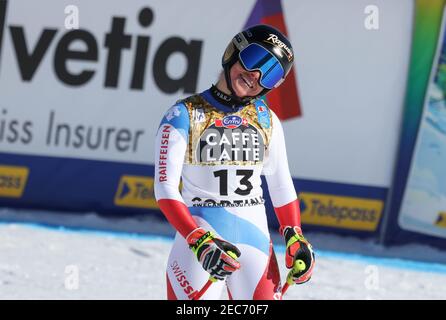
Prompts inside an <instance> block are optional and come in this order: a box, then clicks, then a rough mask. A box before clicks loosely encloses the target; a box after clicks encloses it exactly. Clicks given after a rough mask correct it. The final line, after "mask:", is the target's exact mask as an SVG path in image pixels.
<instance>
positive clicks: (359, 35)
mask: <svg viewBox="0 0 446 320" xmlns="http://www.w3.org/2000/svg"><path fill="white" fill-rule="evenodd" d="M369 5H370V3H369V1H367V0H349V1H343V2H341V4H340V3H339V2H335V1H322V0H319V1H315V0H301V1H276V0H249V1H242V2H240V1H237V0H228V1H225V2H218V3H217V2H209V1H205V0H196V1H193V2H184V1H175V2H174V4H173V2H166V1H162V0H156V1H150V2H147V1H140V0H137V1H132V2H131V3H128V2H125V1H113V2H106V1H105V2H102V1H94V2H92V1H86V0H75V1H55V0H42V1H38V2H30V1H26V0H14V1H5V0H1V1H0V205H1V206H6V207H26V208H38V209H45V210H46V209H56V210H61V211H65V210H70V211H76V212H79V211H81V212H85V211H89V212H99V213H103V214H107V215H129V214H147V213H155V214H158V215H160V214H161V213H160V211H159V210H158V207H157V204H156V201H155V199H154V195H153V176H154V174H153V170H154V165H153V164H154V137H155V133H156V131H157V129H158V126H159V123H160V120H161V118H162V115H163V114H164V113H165V112H166V111H167V109H168V108H169V107H170V106H172V105H173V104H175V102H176V101H177V100H179V99H181V98H184V97H187V96H189V95H191V94H194V93H196V92H201V91H204V90H206V89H208V88H209V87H210V86H211V84H213V83H215V82H216V80H217V79H218V76H219V74H220V72H221V58H222V54H223V52H224V50H225V48H226V46H227V44H228V43H229V41H230V40H231V38H232V37H233V36H234V35H235V34H236V33H238V32H239V31H240V30H242V29H243V28H244V27H246V26H248V25H252V24H258V23H267V24H271V25H273V26H275V27H276V28H278V29H280V30H282V31H283V32H285V33H286V34H287V35H288V37H289V38H290V40H291V43H292V44H293V49H294V53H295V65H294V68H293V69H292V72H291V74H290V77H289V78H288V79H287V81H286V82H285V83H284V84H283V85H282V87H280V88H279V89H278V90H276V91H273V92H272V94H271V95H268V96H267V100H268V103H269V104H270V107H271V109H273V110H274V111H275V112H276V113H277V114H278V116H279V117H280V118H281V119H282V120H283V128H284V132H285V139H286V143H287V150H286V151H287V156H288V160H289V167H290V171H291V174H292V176H293V180H294V183H295V187H296V191H297V192H298V195H299V197H300V198H301V200H302V201H301V202H302V221H303V223H304V224H305V225H306V226H307V228H309V229H321V230H332V231H337V232H345V233H347V234H352V233H358V234H364V235H370V236H372V235H376V234H377V232H378V230H379V227H380V225H381V220H382V217H383V212H384V209H385V200H386V197H387V190H388V188H389V186H390V185H391V180H392V171H393V163H394V161H395V160H394V158H395V149H396V148H397V144H398V133H399V129H398V123H399V122H400V117H401V108H402V105H403V98H404V90H405V81H406V76H407V65H408V62H409V54H408V53H409V51H410V40H411V26H412V20H413V16H412V14H413V3H412V2H411V1H392V2H390V1H385V0H379V1H376V7H377V8H378V9H379V12H380V13H383V12H385V13H386V17H388V19H381V20H379V21H380V24H379V28H378V29H370V28H367V27H366V23H365V22H366V21H368V20H370V15H371V13H370V12H369V11H368V9H367V8H368V7H369ZM172 6H174V7H175V10H172ZM374 14H375V15H376V14H378V13H377V12H375V13H374ZM222 17H224V19H223V18H222ZM76 22H77V23H76ZM395 39H398V41H395ZM264 187H265V188H264V190H265V197H266V198H268V192H267V188H266V184H264ZM268 208H269V210H268V214H269V217H270V222H271V226H273V227H274V226H275V225H276V224H277V220H276V219H275V218H274V212H273V210H272V208H271V204H269V207H268Z"/></svg>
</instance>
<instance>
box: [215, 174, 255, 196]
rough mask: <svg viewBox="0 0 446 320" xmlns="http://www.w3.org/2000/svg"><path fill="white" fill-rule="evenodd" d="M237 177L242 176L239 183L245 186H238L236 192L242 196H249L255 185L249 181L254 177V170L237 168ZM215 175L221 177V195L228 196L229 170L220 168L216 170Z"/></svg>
mask: <svg viewBox="0 0 446 320" xmlns="http://www.w3.org/2000/svg"><path fill="white" fill-rule="evenodd" d="M235 174H236V175H237V177H239V176H241V177H242V178H241V179H240V181H239V184H240V186H241V187H244V188H240V187H239V188H237V189H235V190H234V192H235V193H237V194H238V195H241V196H247V195H248V194H249V193H250V192H251V190H252V188H253V186H252V183H251V182H250V181H249V178H251V177H252V174H253V170H237V171H236V172H235ZM214 177H216V178H220V195H221V196H227V195H228V170H218V171H215V172H214Z"/></svg>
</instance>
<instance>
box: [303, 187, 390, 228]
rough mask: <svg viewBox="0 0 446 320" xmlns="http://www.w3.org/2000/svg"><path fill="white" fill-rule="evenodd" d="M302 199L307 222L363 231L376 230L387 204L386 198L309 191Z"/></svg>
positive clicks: (304, 219)
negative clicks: (355, 196) (334, 194)
mask: <svg viewBox="0 0 446 320" xmlns="http://www.w3.org/2000/svg"><path fill="white" fill-rule="evenodd" d="M299 199H300V201H301V203H302V222H303V223H307V224H313V225H319V226H327V227H337V228H343V229H351V230H360V231H375V230H376V228H377V227H378V224H379V221H380V218H381V215H382V210H383V206H384V203H383V201H382V200H375V199H367V198H354V197H342V196H333V195H327V194H318V193H309V192H308V193H307V192H303V193H301V194H300V196H299Z"/></svg>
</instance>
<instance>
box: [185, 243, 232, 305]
mask: <svg viewBox="0 0 446 320" xmlns="http://www.w3.org/2000/svg"><path fill="white" fill-rule="evenodd" d="M227 253H228V255H229V256H230V257H231V258H233V259H237V255H236V254H235V253H234V252H232V251H228V252H227ZM217 281H218V279H215V278H214V277H213V276H210V277H209V279H208V281H207V282H206V284H205V285H204V286H203V288H201V289H200V291H198V292H197V293H196V294H195V295H194V296H193V297H192V300H200V298H201V297H202V296H203V295H204V294H205V293H206V291H208V289H209V287H210V286H211V284H213V283H214V282H217Z"/></svg>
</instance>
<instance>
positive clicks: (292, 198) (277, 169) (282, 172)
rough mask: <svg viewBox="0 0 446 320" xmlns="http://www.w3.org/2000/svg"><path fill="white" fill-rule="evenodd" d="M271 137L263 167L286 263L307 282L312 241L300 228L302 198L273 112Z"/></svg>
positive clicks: (296, 279) (300, 280)
mask: <svg viewBox="0 0 446 320" xmlns="http://www.w3.org/2000/svg"><path fill="white" fill-rule="evenodd" d="M271 113H272V128H273V129H272V130H273V132H272V137H271V142H270V144H269V148H268V150H267V153H266V161H265V165H264V169H263V173H264V175H265V178H266V181H267V183H268V191H269V194H270V196H271V201H272V203H273V206H274V211H275V213H276V216H277V219H278V220H279V224H280V229H279V232H280V233H281V235H282V236H283V237H284V239H285V244H286V254H285V264H286V266H287V268H288V269H292V270H295V271H297V269H300V271H299V272H295V274H293V275H292V280H293V282H295V283H298V284H299V283H304V282H306V281H308V280H309V279H310V278H311V274H312V271H313V267H314V253H313V250H312V247H311V244H310V243H309V242H308V241H307V240H306V239H305V238H304V236H303V234H302V229H301V221H300V209H299V200H298V198H297V195H296V191H295V189H294V184H293V180H292V179H291V174H290V171H289V167H288V159H287V153H286V146H285V137H284V134H283V129H282V125H281V123H280V120H279V119H278V118H277V116H276V115H275V114H274V112H272V111H271ZM296 261H298V262H301V261H303V262H304V265H305V268H303V267H302V268H293V267H294V265H295V263H296Z"/></svg>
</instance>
